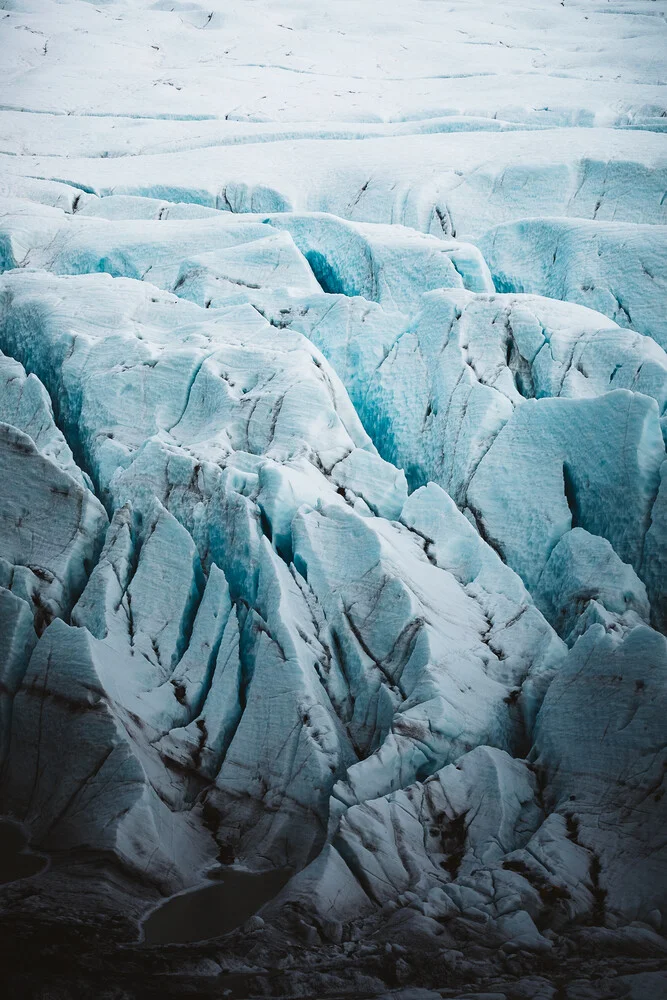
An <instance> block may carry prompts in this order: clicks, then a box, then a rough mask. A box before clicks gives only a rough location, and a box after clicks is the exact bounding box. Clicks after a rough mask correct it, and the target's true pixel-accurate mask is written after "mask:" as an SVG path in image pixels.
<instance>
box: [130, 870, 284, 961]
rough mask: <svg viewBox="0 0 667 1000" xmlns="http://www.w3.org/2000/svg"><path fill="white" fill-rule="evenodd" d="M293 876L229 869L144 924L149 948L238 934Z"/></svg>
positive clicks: (171, 901) (162, 907)
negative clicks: (236, 932)
mask: <svg viewBox="0 0 667 1000" xmlns="http://www.w3.org/2000/svg"><path fill="white" fill-rule="evenodd" d="M292 874H293V872H292V871H291V870H287V869H284V868H283V869H278V870H276V871H270V872H248V871H243V870H241V869H236V868H229V869H226V870H224V871H222V872H221V873H220V874H219V875H218V874H216V876H215V881H214V882H213V883H212V884H211V885H204V886H198V887H197V888H196V889H190V890H189V891H188V892H183V893H181V894H180V895H178V896H171V897H170V898H169V899H166V900H165V901H164V903H161V904H160V905H159V906H158V907H156V909H154V910H152V911H151V912H150V913H149V914H148V916H147V917H146V919H145V920H144V922H143V925H142V930H143V937H144V942H145V943H146V944H185V943H186V942H189V941H205V940H206V939H207V938H212V937H218V936H219V935H220V934H226V933H227V931H231V930H234V928H235V927H238V926H239V925H240V924H242V923H243V922H244V921H245V920H247V919H248V917H251V916H252V915H253V914H254V913H256V912H257V911H258V910H259V909H261V907H262V906H264V904H265V903H268V902H269V900H271V899H273V897H274V896H276V895H277V894H278V893H279V892H280V890H281V889H282V887H283V886H284V885H285V884H286V883H287V881H288V880H289V878H290V877H291V875H292Z"/></svg>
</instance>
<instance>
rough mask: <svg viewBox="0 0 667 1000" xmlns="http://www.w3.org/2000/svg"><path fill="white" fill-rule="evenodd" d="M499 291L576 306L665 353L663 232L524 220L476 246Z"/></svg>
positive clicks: (666, 244)
mask: <svg viewBox="0 0 667 1000" xmlns="http://www.w3.org/2000/svg"><path fill="white" fill-rule="evenodd" d="M479 245H480V249H481V250H482V252H483V254H484V256H485V258H486V260H487V261H488V262H489V266H490V268H491V270H492V271H493V279H494V282H495V286H496V288H497V289H498V290H499V291H506V292H536V293H537V294H538V295H548V296H549V297H550V298H553V299H565V300H566V301H568V302H580V303H581V304H582V305H584V306H588V307H589V308H590V309H596V310H597V311H598V312H602V313H604V314H605V315H606V316H609V318H610V319H613V320H614V322H615V323H618V325H619V326H624V327H628V328H629V329H631V330H636V331H637V333H643V334H645V335H646V336H647V337H653V339H654V340H656V341H657V342H658V344H660V346H661V347H665V346H667V327H666V325H665V314H664V308H663V304H664V301H665V296H666V295H667V278H666V277H665V275H666V274H667V229H665V228H664V226H641V225H633V224H632V223H624V224H621V223H616V222H597V221H596V222H591V223H586V222H585V221H583V220H582V219H532V220H531V219H526V220H523V221H520V222H517V223H514V224H513V225H508V226H500V227H499V228H497V229H492V230H491V231H490V232H488V233H485V235H484V236H483V237H482V240H481V242H480V244H479Z"/></svg>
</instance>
